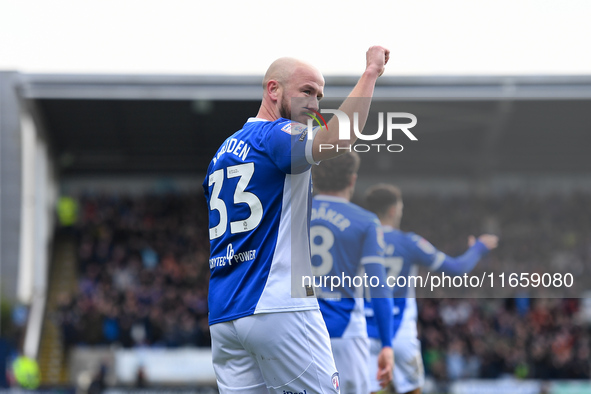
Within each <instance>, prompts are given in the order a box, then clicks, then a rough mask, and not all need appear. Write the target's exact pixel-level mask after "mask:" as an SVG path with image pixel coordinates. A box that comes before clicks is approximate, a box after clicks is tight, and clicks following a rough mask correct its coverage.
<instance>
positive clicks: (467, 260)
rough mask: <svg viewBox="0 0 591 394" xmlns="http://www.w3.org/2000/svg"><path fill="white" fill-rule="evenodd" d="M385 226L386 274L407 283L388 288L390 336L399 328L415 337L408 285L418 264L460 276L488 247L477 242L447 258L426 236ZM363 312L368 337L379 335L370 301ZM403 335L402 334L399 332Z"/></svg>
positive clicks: (412, 298)
mask: <svg viewBox="0 0 591 394" xmlns="http://www.w3.org/2000/svg"><path fill="white" fill-rule="evenodd" d="M383 229H384V243H385V247H384V265H385V267H386V272H387V275H388V277H395V278H396V277H399V276H404V277H406V279H407V280H405V281H401V280H399V281H398V282H397V283H406V284H407V285H406V286H403V287H397V286H395V287H394V288H392V289H391V291H392V293H391V294H392V296H393V297H394V306H393V315H394V325H393V332H392V338H394V337H395V336H396V335H397V332H398V331H399V330H410V331H412V333H408V332H405V333H404V335H410V336H416V321H417V317H418V313H417V302H416V299H415V289H414V287H410V286H409V283H414V282H413V281H409V280H408V277H409V276H416V275H418V273H419V272H418V271H419V266H423V267H425V268H427V269H429V270H430V271H439V272H445V273H446V274H448V275H459V274H463V273H465V272H469V271H470V270H472V268H473V267H474V266H475V265H476V264H477V263H478V261H479V260H480V259H481V258H482V256H484V255H485V254H486V253H488V249H487V247H486V246H485V245H484V244H483V243H482V242H480V241H476V243H475V244H474V245H473V246H472V247H470V248H469V249H468V250H467V251H466V252H465V253H464V254H463V255H461V256H458V257H450V256H448V255H446V254H445V253H443V252H441V251H439V250H437V249H436V248H435V247H434V246H433V245H432V244H431V243H430V242H429V241H427V240H426V239H425V238H423V237H421V236H419V235H417V234H414V233H405V232H402V231H400V230H398V229H394V228H392V227H390V226H383ZM365 314H366V317H367V330H368V334H369V336H370V337H371V338H379V333H378V327H377V325H376V320H375V318H374V311H373V308H372V304H371V302H368V301H367V300H366V302H365ZM401 334H402V333H401Z"/></svg>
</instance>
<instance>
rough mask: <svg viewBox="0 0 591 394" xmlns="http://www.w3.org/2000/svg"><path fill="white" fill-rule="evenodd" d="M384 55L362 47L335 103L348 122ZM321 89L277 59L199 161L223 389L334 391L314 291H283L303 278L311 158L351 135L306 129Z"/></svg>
mask: <svg viewBox="0 0 591 394" xmlns="http://www.w3.org/2000/svg"><path fill="white" fill-rule="evenodd" d="M388 58H389V51H388V50H386V49H385V48H382V47H371V48H370V49H369V50H368V51H367V53H366V69H365V72H364V73H363V75H362V76H361V77H360V79H359V81H358V83H357V84H356V85H355V87H354V88H353V91H352V92H351V94H350V96H349V98H347V99H346V100H345V101H344V102H343V104H342V106H341V107H340V108H339V109H340V110H342V111H343V112H345V113H347V114H348V115H349V116H351V118H352V117H353V113H354V112H358V113H359V116H360V118H361V122H362V124H365V120H366V119H367V114H368V111H369V105H368V102H369V101H371V97H372V96H373V90H374V86H375V82H376V80H377V78H378V77H379V76H380V75H381V74H382V73H383V71H384V67H385V64H386V63H387V61H388ZM323 90H324V78H323V77H322V74H320V72H319V71H318V70H317V69H316V68H314V67H312V66H311V65H309V64H307V63H304V62H301V61H299V60H296V59H292V58H281V59H279V60H277V61H275V62H274V63H273V64H271V66H270V67H269V69H268V70H267V73H266V74H265V77H264V80H263V99H262V103H261V107H260V110H259V112H258V114H257V116H256V117H254V118H251V119H249V120H248V121H247V122H246V123H245V124H244V126H243V127H242V129H241V130H239V131H238V132H236V133H235V134H233V135H232V136H230V137H229V138H228V139H227V140H226V141H225V142H224V143H223V144H222V146H221V147H220V148H219V149H218V151H217V152H216V153H215V155H214V157H213V159H212V161H211V163H210V165H209V168H208V169H207V175H206V178H205V181H204V183H203V187H204V190H205V197H206V199H207V202H208V208H209V237H210V249H211V250H210V260H209V266H210V272H211V278H210V283H209V297H208V302H209V323H210V331H211V337H212V354H213V365H214V370H215V373H216V378H217V381H218V388H219V391H220V393H285V392H295V393H302V392H307V393H335V392H338V389H339V376H338V372H337V370H336V367H335V365H334V360H333V357H332V353H331V349H330V340H329V337H328V332H327V330H326V325H325V324H324V321H323V320H322V315H321V313H320V311H319V307H318V302H317V300H316V298H315V297H314V294H313V289H312V288H311V287H310V288H304V287H303V286H302V287H301V288H292V277H297V276H300V275H302V276H303V275H311V262H310V250H309V238H308V230H309V228H308V220H309V210H310V206H309V204H310V200H311V182H310V168H311V165H312V164H315V163H317V162H319V161H320V160H326V159H330V158H332V157H335V156H337V155H338V154H339V153H342V151H340V152H339V150H337V149H333V150H331V149H323V150H321V149H320V145H321V144H325V145H324V146H327V145H328V144H331V145H334V146H335V147H336V146H340V147H343V146H350V145H351V144H353V143H354V142H355V140H356V137H355V134H354V133H353V132H352V130H346V131H343V130H339V125H338V121H337V120H334V121H333V120H331V121H330V122H329V123H328V127H325V128H321V129H320V130H317V131H316V132H315V133H310V134H313V135H310V136H308V135H306V133H307V128H306V126H305V125H304V124H305V123H307V120H308V118H309V117H308V116H307V115H306V114H307V113H310V112H312V111H317V110H318V102H319V100H320V99H321V98H322V96H323ZM359 97H364V98H368V99H366V100H359V99H358V98H359ZM294 99H297V100H298V101H297V104H292V100H294ZM340 131H341V132H344V133H341V134H345V135H344V136H342V137H344V139H339V137H340V136H339V132H340ZM347 136H348V138H346V137H347ZM292 218H293V220H292ZM294 295H295V296H294Z"/></svg>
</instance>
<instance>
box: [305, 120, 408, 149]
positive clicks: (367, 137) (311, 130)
mask: <svg viewBox="0 0 591 394" xmlns="http://www.w3.org/2000/svg"><path fill="white" fill-rule="evenodd" d="M309 111H310V112H308V114H307V115H308V116H309V118H310V119H308V129H307V135H308V138H309V139H312V138H314V134H315V132H316V131H318V130H319V129H320V128H319V127H318V126H320V127H324V128H326V129H327V130H328V124H327V123H326V120H325V119H324V117H323V116H322V114H334V116H336V118H337V120H338V122H339V139H341V140H348V139H349V130H350V129H351V120H350V119H349V116H348V115H347V114H346V113H345V112H343V111H340V110H338V109H321V110H320V112H318V111H315V110H312V109H309ZM384 119H385V123H386V127H385V129H386V139H387V140H388V141H392V136H393V135H394V131H395V130H399V131H402V132H403V133H404V135H406V136H407V137H408V139H409V140H411V141H418V139H417V137H415V135H414V134H413V133H412V132H411V131H410V130H409V129H411V128H413V127H414V126H416V124H417V117H416V116H415V115H413V114H411V113H409V112H386V113H385V114H384V112H378V130H377V131H376V132H375V133H374V134H367V133H366V134H361V130H359V113H357V112H354V113H353V133H355V136H356V137H357V138H358V139H359V140H361V141H375V140H377V139H378V138H380V137H381V136H382V135H383V134H384ZM395 119H396V121H395ZM399 119H407V120H410V123H408V122H407V123H399V122H400V120H399ZM314 121H315V122H316V123H317V126H316V127H315V126H314ZM330 149H336V150H337V152H338V151H348V152H351V151H355V152H359V153H362V152H369V151H372V150H375V151H377V152H380V151H382V150H383V151H387V152H392V153H395V152H402V150H403V149H404V147H403V146H402V145H400V144H377V143H372V144H364V143H358V144H355V145H353V146H352V147H351V146H346V147H343V146H338V145H337V146H335V145H333V144H320V151H322V150H330Z"/></svg>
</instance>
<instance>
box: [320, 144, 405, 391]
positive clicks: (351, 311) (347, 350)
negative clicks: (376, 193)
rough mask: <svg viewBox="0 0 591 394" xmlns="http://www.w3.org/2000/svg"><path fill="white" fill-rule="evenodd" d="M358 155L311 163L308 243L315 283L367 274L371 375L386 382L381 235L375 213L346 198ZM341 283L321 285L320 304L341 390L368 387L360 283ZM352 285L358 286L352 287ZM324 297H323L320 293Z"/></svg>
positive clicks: (388, 359) (386, 301)
mask: <svg viewBox="0 0 591 394" xmlns="http://www.w3.org/2000/svg"><path fill="white" fill-rule="evenodd" d="M359 163H360V159H359V155H358V154H357V153H355V152H352V153H346V154H344V155H342V156H340V157H338V158H336V159H333V160H329V161H325V162H322V163H320V164H319V165H318V166H316V167H314V168H313V169H312V179H313V184H314V189H315V191H317V193H318V194H317V195H316V196H315V197H314V200H313V202H312V220H311V222H310V245H311V252H312V266H313V272H314V275H315V276H316V278H315V283H316V284H318V283H322V282H319V281H322V278H323V277H326V278H328V279H329V280H330V282H329V283H331V284H332V283H336V282H333V280H335V279H339V280H343V281H344V280H345V279H344V277H348V278H354V277H355V276H357V277H359V278H361V276H362V275H363V271H365V273H366V274H367V277H373V278H376V279H377V280H376V281H375V282H374V283H373V284H375V287H373V286H372V287H370V291H371V296H372V306H373V310H374V311H375V317H376V319H375V322H376V326H377V332H379V337H380V343H379V350H378V353H377V354H376V356H377V359H376V360H374V362H375V364H376V365H375V366H374V367H373V370H374V371H375V376H373V378H374V380H376V381H380V382H381V383H382V384H383V385H384V386H386V385H387V384H388V383H389V382H390V381H391V379H392V368H393V361H394V360H393V353H392V329H393V326H392V321H393V319H392V299H391V294H390V290H389V288H388V286H387V285H386V281H385V280H386V278H385V274H386V272H385V269H384V259H383V253H384V250H383V235H382V230H381V226H380V222H379V220H378V218H377V216H376V215H375V214H373V213H371V212H369V211H367V210H365V209H363V208H361V207H359V206H357V205H355V204H353V203H351V202H350V199H351V197H352V196H353V190H354V188H355V182H356V180H357V170H358V169H359ZM354 283H355V282H353V284H344V283H343V284H342V285H341V286H340V287H339V288H338V289H336V290H334V289H331V287H330V286H324V287H321V288H320V289H321V290H322V294H319V296H320V298H319V300H318V302H319V303H320V310H321V311H322V316H323V317H324V321H325V322H326V325H327V327H328V333H329V335H330V340H331V343H332V350H333V354H334V358H335V363H336V366H337V369H338V370H339V373H340V377H341V393H343V394H358V393H368V392H369V383H370V382H369V369H368V365H369V361H370V360H369V340H368V336H367V327H366V321H365V313H364V309H363V308H364V303H363V292H364V287H363V286H361V285H359V284H357V285H355V284H354ZM356 286H357V287H356ZM323 297H327V298H323Z"/></svg>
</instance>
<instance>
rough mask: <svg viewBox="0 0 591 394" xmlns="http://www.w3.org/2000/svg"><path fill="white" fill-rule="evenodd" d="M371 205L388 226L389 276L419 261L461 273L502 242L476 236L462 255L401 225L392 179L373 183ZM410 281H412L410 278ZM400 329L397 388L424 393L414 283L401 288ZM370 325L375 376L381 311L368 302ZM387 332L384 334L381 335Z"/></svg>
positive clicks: (374, 387)
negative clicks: (389, 182)
mask: <svg viewBox="0 0 591 394" xmlns="http://www.w3.org/2000/svg"><path fill="white" fill-rule="evenodd" d="M365 198H366V207H367V209H369V210H370V211H372V212H374V213H375V214H376V215H378V217H379V219H380V222H381V223H382V225H383V230H384V241H385V256H384V261H385V266H386V270H387V274H388V277H399V276H406V277H407V278H408V276H409V275H417V274H418V266H423V267H426V268H427V269H429V270H431V271H438V272H445V273H446V274H451V275H461V274H464V273H467V272H469V271H471V270H472V268H474V266H475V265H476V264H477V263H478V261H479V260H480V259H481V258H482V257H483V256H484V255H485V254H487V253H488V252H489V251H490V250H492V249H494V248H496V247H497V243H498V237H497V236H495V235H490V234H483V235H481V236H480V237H478V239H475V238H474V237H473V236H470V238H469V239H468V245H469V248H468V250H467V251H466V252H465V253H464V254H462V255H461V256H459V257H455V258H454V257H450V256H447V255H446V254H444V253H443V252H440V251H439V250H437V249H435V247H434V246H433V245H431V244H430V243H429V242H428V241H427V240H426V239H424V238H422V237H421V236H419V235H416V234H413V233H404V232H402V231H400V230H399V228H400V220H401V219H402V208H403V204H402V194H401V192H400V190H399V189H398V188H397V187H395V186H393V185H387V184H378V185H375V186H373V187H371V188H370V189H369V190H368V191H367V193H366V196H365ZM408 282H409V281H408V280H407V281H406V283H408ZM393 293H394V294H393V295H394V330H393V335H392V337H393V342H392V346H393V349H394V355H395V366H394V380H393V381H394V387H395V388H396V392H397V393H400V394H403V393H409V394H410V393H412V394H418V393H420V392H421V388H422V386H423V384H424V380H425V374H424V370H423V360H422V358H421V344H420V341H419V339H418V335H417V303H416V299H415V298H414V296H415V291H414V288H410V287H395V288H394V289H393ZM366 316H367V323H368V324H367V328H368V333H369V336H370V338H371V339H370V343H371V345H370V354H371V356H370V357H371V358H372V361H371V362H370V364H369V365H370V377H373V375H374V374H375V373H373V372H375V371H373V372H371V368H372V366H373V364H375V362H374V361H373V360H375V358H376V356H377V355H378V354H379V348H380V342H379V340H377V339H376V338H379V335H378V329H377V325H378V323H377V319H376V311H375V310H374V308H373V304H372V303H367V302H366ZM380 335H381V334H380ZM378 383H379V382H378V381H377V380H375V379H373V381H372V384H371V387H370V389H371V391H372V392H377V391H379V390H380V385H379V384H378Z"/></svg>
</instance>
